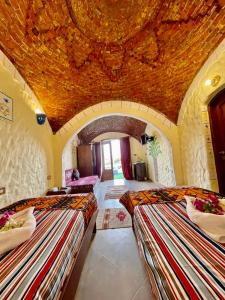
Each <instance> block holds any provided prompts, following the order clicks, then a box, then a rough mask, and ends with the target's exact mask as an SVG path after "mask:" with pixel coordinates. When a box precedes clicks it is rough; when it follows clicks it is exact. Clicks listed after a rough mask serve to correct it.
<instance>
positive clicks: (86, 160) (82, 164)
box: [77, 145, 93, 177]
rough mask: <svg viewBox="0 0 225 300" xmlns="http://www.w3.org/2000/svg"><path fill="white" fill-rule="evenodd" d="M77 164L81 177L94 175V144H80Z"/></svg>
mask: <svg viewBox="0 0 225 300" xmlns="http://www.w3.org/2000/svg"><path fill="white" fill-rule="evenodd" d="M77 164H78V170H79V172H80V177H86V176H91V175H93V157H92V145H80V146H78V147H77Z"/></svg>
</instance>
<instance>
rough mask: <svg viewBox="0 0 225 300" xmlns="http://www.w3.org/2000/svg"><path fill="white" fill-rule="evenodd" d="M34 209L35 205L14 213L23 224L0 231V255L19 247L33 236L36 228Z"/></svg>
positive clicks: (16, 219)
mask: <svg viewBox="0 0 225 300" xmlns="http://www.w3.org/2000/svg"><path fill="white" fill-rule="evenodd" d="M33 211H34V207H29V208H26V209H24V210H21V211H19V212H17V213H15V214H14V215H12V218H13V219H14V220H15V221H16V222H23V225H22V226H21V227H19V228H13V229H10V230H8V231H1V232H0V255H1V254H3V253H5V252H7V251H9V250H11V249H13V248H15V247H17V246H18V245H20V244H22V243H23V242H25V241H26V240H28V239H29V238H30V237H31V235H32V234H33V232H34V230H35V228H36V219H35V217H34V215H33Z"/></svg>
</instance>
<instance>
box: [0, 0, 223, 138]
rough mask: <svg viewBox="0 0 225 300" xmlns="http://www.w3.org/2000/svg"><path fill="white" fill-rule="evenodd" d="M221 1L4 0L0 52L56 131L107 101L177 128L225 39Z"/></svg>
mask: <svg viewBox="0 0 225 300" xmlns="http://www.w3.org/2000/svg"><path fill="white" fill-rule="evenodd" d="M224 6H225V1H224V0H217V1H216V0H205V1H204V0H188V1H184V0H180V1H178V0H168V1H164V0H123V1H120V0H98V1H97V0H48V1H47V0H20V1H17V0H2V1H0V48H1V49H2V50H3V52H4V53H5V54H6V55H7V56H8V57H9V58H10V60H11V61H12V62H13V63H14V65H15V66H16V67H17V69H18V70H19V71H20V73H21V74H22V76H23V77H24V79H25V80H26V81H27V83H28V84H29V86H30V87H31V88H32V89H33V91H34V92H35V94H36V96H37V97H38V99H39V101H40V102H41V104H42V106H43V108H44V110H45V112H46V113H47V116H48V119H49V122H50V124H51V126H52V129H53V131H54V132H56V131H57V130H58V129H59V128H61V127H62V126H63V125H64V124H65V123H66V122H67V121H69V120H70V119H71V118H72V117H73V116H74V115H75V114H76V113H79V112H80V111H82V110H83V109H85V108H87V107H89V106H91V105H94V104H96V103H99V102H101V101H107V100H117V99H119V100H129V101H135V102H138V103H142V104H145V105H148V106H149V107H152V108H154V109H156V110H158V111H160V112H162V113H163V114H165V115H166V116H167V117H168V118H169V119H170V120H171V121H173V122H174V123H176V121H177V117H178V113H179V109H180V106H181V102H182V99H183V97H184V95H185V92H186V91H187V89H188V87H189V85H190V83H191V82H192V80H193V78H194V76H195V75H196V73H197V72H198V70H199V69H200V68H201V66H202V65H203V63H204V61H205V60H206V59H207V57H208V56H209V54H211V53H212V51H213V50H214V49H215V48H216V46H217V45H218V44H219V43H220V42H221V41H222V40H223V38H224V37H225V9H224Z"/></svg>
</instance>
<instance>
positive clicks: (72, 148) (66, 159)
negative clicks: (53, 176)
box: [62, 135, 78, 186]
mask: <svg viewBox="0 0 225 300" xmlns="http://www.w3.org/2000/svg"><path fill="white" fill-rule="evenodd" d="M77 145H78V138H77V135H76V136H74V137H73V138H72V139H70V140H69V141H68V143H67V144H66V146H65V148H64V151H63V155H62V186H65V170H68V169H73V168H76V167H77Z"/></svg>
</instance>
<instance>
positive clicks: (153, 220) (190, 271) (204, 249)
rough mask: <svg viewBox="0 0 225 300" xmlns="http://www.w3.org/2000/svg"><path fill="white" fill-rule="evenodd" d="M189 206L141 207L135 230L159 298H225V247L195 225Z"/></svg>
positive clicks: (135, 213)
mask: <svg viewBox="0 0 225 300" xmlns="http://www.w3.org/2000/svg"><path fill="white" fill-rule="evenodd" d="M185 206H186V204H185V203H184V202H180V203H168V204H165V203H164V204H153V205H143V206H137V207H136V208H135V210H134V228H135V233H136V236H137V240H138V245H139V249H140V253H141V256H142V257H143V258H144V260H145V265H146V267H147V271H148V273H149V276H150V280H151V285H152V288H153V291H154V294H155V296H156V298H157V299H163V300H164V299H205V300H209V299H225V245H222V244H219V243H217V242H215V241H213V240H212V239H211V238H210V237H209V236H207V235H206V234H205V233H204V232H202V230H201V229H200V228H199V227H198V226H196V225H195V224H193V223H192V222H191V221H190V220H189V218H188V216H187V214H186V207H185Z"/></svg>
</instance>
